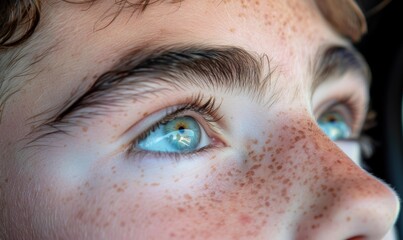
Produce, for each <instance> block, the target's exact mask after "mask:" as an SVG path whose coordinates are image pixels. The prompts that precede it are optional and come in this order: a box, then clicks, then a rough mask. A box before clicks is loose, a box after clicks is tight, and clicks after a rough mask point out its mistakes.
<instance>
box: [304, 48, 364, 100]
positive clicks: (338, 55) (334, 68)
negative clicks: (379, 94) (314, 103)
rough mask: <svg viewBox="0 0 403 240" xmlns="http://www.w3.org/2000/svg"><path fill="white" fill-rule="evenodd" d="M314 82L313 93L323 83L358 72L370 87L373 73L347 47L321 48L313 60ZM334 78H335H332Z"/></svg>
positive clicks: (362, 60)
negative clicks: (348, 73)
mask: <svg viewBox="0 0 403 240" xmlns="http://www.w3.org/2000/svg"><path fill="white" fill-rule="evenodd" d="M312 66H313V69H312V71H313V81H312V85H311V93H312V94H313V93H314V92H315V89H316V88H317V87H318V86H319V85H321V84H322V83H323V82H325V81H328V80H331V79H333V78H337V77H341V76H343V75H344V74H346V73H347V72H356V73H358V74H359V75H361V76H362V77H364V79H365V80H366V81H365V83H366V85H367V87H369V85H370V81H371V72H370V70H369V67H368V65H367V63H366V61H365V60H364V58H363V57H362V55H361V54H359V53H358V52H357V51H356V50H354V49H352V48H350V47H346V46H326V47H322V48H320V50H319V51H318V52H317V54H316V55H315V57H314V59H313V64H312ZM332 77H333V78H332Z"/></svg>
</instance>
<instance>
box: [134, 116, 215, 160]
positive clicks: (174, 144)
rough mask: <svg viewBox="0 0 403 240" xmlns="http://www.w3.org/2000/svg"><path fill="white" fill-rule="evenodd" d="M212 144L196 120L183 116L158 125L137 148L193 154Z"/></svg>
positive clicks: (139, 142)
mask: <svg viewBox="0 0 403 240" xmlns="http://www.w3.org/2000/svg"><path fill="white" fill-rule="evenodd" d="M210 143H211V139H210V138H209V137H208V136H207V134H206V132H205V130H204V129H203V128H202V127H201V126H200V124H199V123H198V122H197V121H196V119H195V118H193V117H190V116H181V117H175V118H173V119H171V120H169V121H167V122H165V123H159V124H157V125H156V127H154V128H153V129H152V130H150V131H148V132H147V133H146V135H145V137H143V138H141V139H140V140H139V141H138V144H137V148H138V149H141V150H144V151H150V152H165V153H191V152H195V151H197V150H200V149H202V148H204V147H206V146H208V145H210Z"/></svg>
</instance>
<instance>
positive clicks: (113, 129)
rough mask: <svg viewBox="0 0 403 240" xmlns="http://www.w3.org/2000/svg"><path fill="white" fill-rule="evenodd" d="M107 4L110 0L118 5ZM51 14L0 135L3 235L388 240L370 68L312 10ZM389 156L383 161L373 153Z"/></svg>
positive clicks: (304, 4) (164, 8)
mask: <svg viewBox="0 0 403 240" xmlns="http://www.w3.org/2000/svg"><path fill="white" fill-rule="evenodd" d="M112 5H113V4H112ZM115 10H117V9H116V6H112V7H111V3H110V1H99V2H96V3H95V4H94V5H92V6H91V7H88V6H87V5H80V4H69V3H64V2H54V3H51V4H44V6H43V18H42V19H43V22H42V23H41V25H40V27H39V29H38V32H37V33H36V34H37V35H36V37H35V36H34V37H33V38H32V39H31V40H30V43H29V47H26V48H25V49H24V51H25V52H26V55H25V58H24V59H25V60H24V59H23V60H24V61H26V62H32V61H35V60H36V63H35V64H30V67H29V68H27V70H26V72H27V73H28V74H21V69H20V72H17V70H13V71H11V73H10V74H9V75H10V76H12V74H14V75H17V73H19V75H18V77H16V80H18V81H20V82H22V83H23V84H22V85H21V86H22V87H21V89H20V90H19V91H18V92H16V93H15V94H14V95H12V97H11V98H10V99H9V100H8V102H7V104H6V107H5V108H4V112H3V116H2V122H1V124H0V131H1V133H2V134H1V135H2V137H1V138H2V139H1V142H0V149H1V152H2V156H1V157H0V158H1V159H0V160H1V161H0V164H1V165H0V171H1V172H0V173H1V174H0V180H1V181H0V207H1V206H3V207H2V208H3V210H2V212H3V213H2V215H0V217H1V219H0V222H2V226H1V228H0V230H1V229H2V228H3V232H7V234H8V235H7V236H9V237H10V238H11V239H26V238H29V239H268V238H269V239H381V238H382V237H383V236H384V235H386V234H387V233H388V232H389V229H390V228H391V227H392V225H393V223H394V221H395V218H396V215H397V212H398V208H399V207H398V201H397V198H396V196H395V194H394V193H393V191H392V190H391V189H390V188H388V187H387V186H386V185H385V184H383V183H382V182H380V181H379V180H377V179H376V178H374V177H372V176H370V175H369V174H368V173H366V172H365V171H364V170H363V169H362V168H360V166H359V165H358V164H357V163H358V160H359V152H360V150H359V143H358V141H357V139H358V138H359V135H360V131H361V128H362V126H363V124H364V119H365V115H366V107H367V102H368V95H367V91H368V80H369V79H368V74H367V71H366V69H365V64H364V63H363V62H362V59H361V58H360V57H359V56H358V55H357V53H356V52H355V51H354V50H353V48H352V47H351V44H350V43H349V42H348V41H347V40H345V39H344V38H342V37H341V36H339V35H338V34H337V33H336V32H335V31H333V30H332V28H331V26H330V25H329V24H328V23H327V22H326V21H325V20H324V17H323V16H322V15H321V13H320V12H319V11H318V9H317V8H316V7H315V4H314V2H313V1H309V0H306V1H300V0H298V1H297V0H286V1H285V0H281V1H280V0H279V1H274V0H270V1H213V0H211V1H207V0H206V1H196V0H186V1H183V2H181V3H168V2H162V3H158V4H154V5H150V6H149V7H148V8H147V9H146V10H145V11H144V12H143V13H141V14H139V13H137V12H136V13H134V14H133V9H131V8H125V9H123V10H122V12H121V13H120V14H119V15H118V17H117V18H116V19H114V20H113V21H111V20H112V17H113V16H115V15H114V12H115ZM380 161H381V159H380Z"/></svg>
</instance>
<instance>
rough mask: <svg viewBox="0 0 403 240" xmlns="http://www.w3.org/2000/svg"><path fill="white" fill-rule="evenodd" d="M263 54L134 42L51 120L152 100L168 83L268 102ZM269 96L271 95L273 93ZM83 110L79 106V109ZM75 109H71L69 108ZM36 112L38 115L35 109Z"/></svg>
mask: <svg viewBox="0 0 403 240" xmlns="http://www.w3.org/2000/svg"><path fill="white" fill-rule="evenodd" d="M269 65H270V63H269V58H268V57H267V56H266V55H262V56H258V55H257V54H256V55H254V54H252V53H250V52H247V51H246V50H244V49H242V48H237V47H230V46H217V47H216V46H214V47H208V46H181V47H178V46H163V47H159V48H156V49H155V48H154V49H150V48H137V49H135V50H133V51H131V52H130V53H129V54H127V55H126V56H124V57H122V58H121V60H120V61H119V63H118V64H117V65H115V66H114V67H112V68H111V70H109V71H107V72H105V73H103V74H102V75H100V76H99V77H98V78H97V80H96V81H95V82H94V83H93V85H92V86H91V87H89V89H88V90H87V91H86V92H85V94H83V95H82V96H81V97H79V98H77V99H75V100H72V101H67V102H71V104H69V106H67V107H66V108H65V109H63V110H62V111H59V113H58V114H56V115H57V116H56V117H55V118H53V119H55V120H53V122H58V121H59V122H60V121H62V120H63V119H64V118H65V117H68V118H71V117H72V118H81V117H85V118H88V116H91V115H92V114H94V115H100V114H102V111H105V112H110V111H109V110H107V108H108V107H109V106H120V104H121V103H122V102H127V100H132V101H143V102H144V101H148V100H150V101H152V99H151V98H152V97H153V96H155V95H156V94H157V93H158V92H159V91H164V90H168V89H169V88H168V87H170V88H173V89H176V90H180V91H186V89H187V88H189V87H197V88H199V89H201V90H210V91H217V90H220V91H224V92H228V93H231V92H242V93H246V94H248V95H249V96H251V97H252V99H254V100H256V101H258V102H259V101H265V103H266V104H272V102H273V101H274V99H273V98H270V100H269V101H267V100H265V98H264V95H265V94H266V92H267V90H268V88H270V85H271V81H270V78H271V74H272V72H271V69H270V66H269ZM273 97H274V96H273ZM84 108H86V109H88V110H89V111H87V110H86V111H84V112H83V113H78V112H80V111H79V110H80V109H84ZM72 113H75V114H72ZM37 116H38V115H37Z"/></svg>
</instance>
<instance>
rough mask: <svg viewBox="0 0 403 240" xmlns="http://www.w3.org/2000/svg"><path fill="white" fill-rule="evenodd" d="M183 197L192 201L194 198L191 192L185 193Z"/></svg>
mask: <svg viewBox="0 0 403 240" xmlns="http://www.w3.org/2000/svg"><path fill="white" fill-rule="evenodd" d="M183 197H184V198H185V199H186V200H188V201H191V200H192V199H193V198H192V196H190V195H189V194H185V195H184V196H183Z"/></svg>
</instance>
